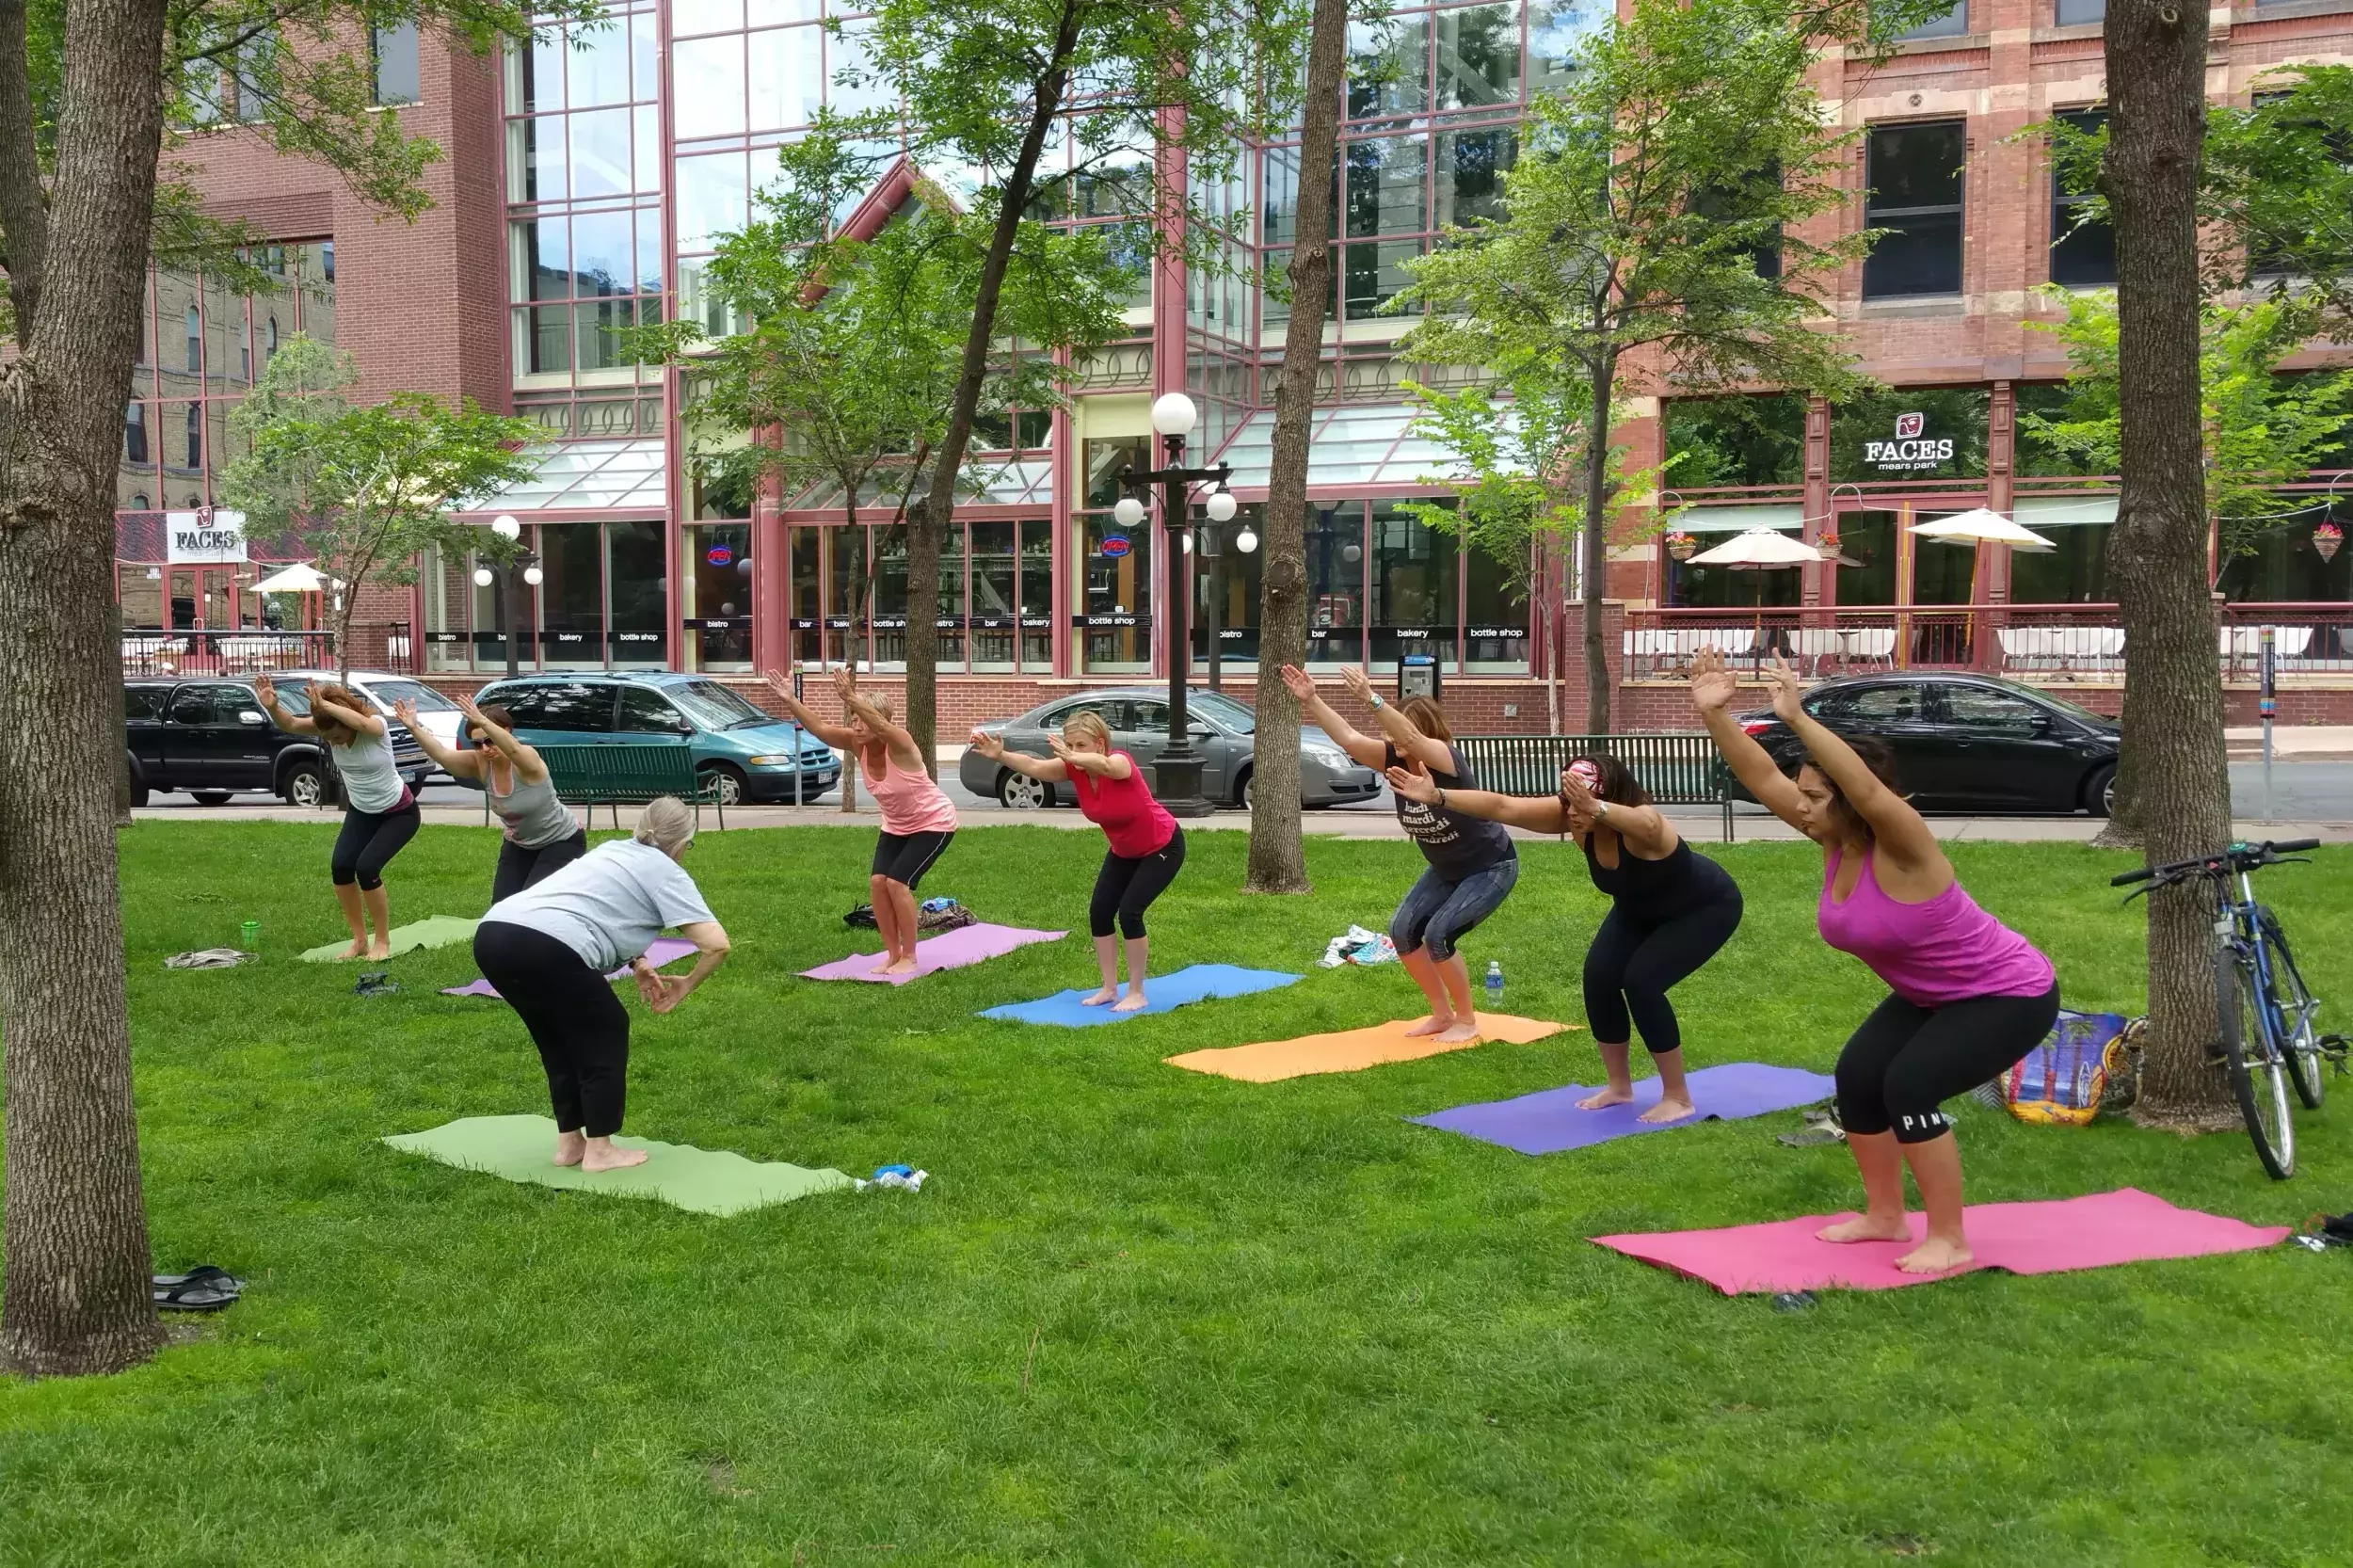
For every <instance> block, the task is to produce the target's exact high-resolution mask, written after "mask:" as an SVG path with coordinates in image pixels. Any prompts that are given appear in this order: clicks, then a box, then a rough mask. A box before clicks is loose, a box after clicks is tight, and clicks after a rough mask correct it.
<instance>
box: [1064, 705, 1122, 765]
mask: <svg viewBox="0 0 2353 1568" xmlns="http://www.w3.org/2000/svg"><path fill="white" fill-rule="evenodd" d="M1062 732H1063V733H1064V734H1065V735H1071V734H1078V735H1091V736H1093V737H1094V738H1095V743H1096V745H1098V746H1100V747H1101V748H1102V750H1103V752H1104V754H1105V755H1106V756H1108V755H1110V753H1111V749H1112V727H1111V726H1110V725H1108V724H1105V723H1104V722H1103V715H1102V714H1100V713H1098V712H1095V711H1094V710H1093V709H1091V708H1090V709H1085V710H1082V711H1080V712H1076V713H1073V714H1071V715H1070V716H1069V717H1068V718H1066V719H1064V720H1063V721H1062Z"/></svg>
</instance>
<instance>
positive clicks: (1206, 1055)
mask: <svg viewBox="0 0 2353 1568" xmlns="http://www.w3.org/2000/svg"><path fill="white" fill-rule="evenodd" d="M1420 1021H1421V1020H1420V1019H1418V1018H1399V1019H1396V1020H1395V1021H1393V1022H1390V1023H1385V1024H1375V1025H1373V1026H1372V1027H1371V1028H1370V1029H1351V1030H1347V1031H1345V1032H1341V1033H1338V1034H1310V1035H1307V1036H1305V1038H1303V1039H1298V1040H1268V1041H1265V1042H1262V1043H1261V1044H1258V1045H1255V1046H1228V1047H1226V1048H1224V1049H1221V1050H1189V1051H1187V1052H1185V1054H1184V1055H1182V1056H1172V1057H1170V1058H1168V1064H1169V1065H1170V1066H1172V1067H1190V1068H1192V1069H1193V1071H1194V1072H1196V1073H1215V1074H1217V1075H1218V1076H1219V1077H1220V1078H1238V1079H1240V1080H1242V1081H1243V1082H1244V1083H1273V1082H1275V1081H1277V1080H1281V1079H1286V1078H1305V1077H1307V1076H1308V1075H1309V1074H1311V1073H1353V1072H1356V1071H1359V1070H1360V1069H1362V1068H1366V1067H1378V1066H1380V1065H1381V1064H1384V1063H1387V1062H1415V1061H1418V1060H1420V1059H1421V1058H1422V1057H1425V1056H1440V1055H1443V1054H1445V1053H1446V1052H1448V1051H1450V1050H1467V1049H1469V1048H1471V1047H1473V1046H1479V1045H1486V1044H1489V1043H1491V1042H1493V1041H1497V1040H1501V1041H1505V1042H1507V1043H1509V1044H1511V1045H1514V1046H1524V1045H1527V1044H1529V1042H1530V1041H1533V1040H1542V1039H1544V1038H1545V1037H1546V1036H1547V1035H1552V1034H1558V1033H1560V1032H1562V1031H1563V1030H1568V1029H1575V1028H1577V1025H1575V1024H1556V1023H1546V1022H1545V1021H1544V1020H1543V1019H1542V1018H1514V1017H1513V1016H1510V1015H1508V1014H1503V1013H1481V1014H1480V1015H1479V1038H1478V1039H1476V1040H1459V1041H1455V1042H1453V1043H1451V1044H1441V1043H1440V1042H1439V1041H1438V1039H1437V1037H1436V1036H1434V1035H1430V1034H1422V1035H1416V1036H1412V1037H1410V1038H1409V1037H1408V1036H1407V1034H1406V1031H1407V1030H1409V1029H1411V1028H1413V1026H1414V1025H1416V1024H1417V1023H1419V1022H1420Z"/></svg>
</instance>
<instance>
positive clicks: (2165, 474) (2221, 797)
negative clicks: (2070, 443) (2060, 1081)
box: [2101, 0, 2236, 1128]
mask: <svg viewBox="0 0 2353 1568" xmlns="http://www.w3.org/2000/svg"><path fill="white" fill-rule="evenodd" d="M2106 42H2107V60H2108V85H2109V90H2110V91H2111V92H2112V93H2113V94H2114V95H2115V106H2114V111H2113V117H2112V118H2111V120H2110V121H2109V130H2108V136H2109V142H2108V153H2107V164H2106V168H2105V170H2104V171H2103V173H2102V176H2101V183H2102V185H2103V187H2104V188H2105V190H2106V192H2107V195H2108V200H2109V201H2110V203H2111V204H2112V206H2113V209H2114V211H2115V215H2116V233H2117V257H2116V261H2117V311H2118V335H2117V375H2118V380H2119V382H2120V383H2121V413H2122V420H2123V427H2122V448H2121V457H2122V474H2123V485H2122V494H2121V497H2120V498H2119V501H2118V504H2117V519H2116V527H2115V530H2114V532H2113V533H2112V534H2111V535H2110V536H2109V540H2108V571H2109V581H2110V582H2111V583H2113V584H2115V585H2116V598H2117V603H2118V606H2119V607H2120V608H2121V611H2122V612H2123V620H2124V646H2125V648H2126V649H2127V650H2128V656H2127V658H2126V661H2125V666H2124V712H2123V751H2124V755H2125V756H2126V757H2127V758H2129V759H2130V760H2131V770H2130V771H2131V776H2132V789H2133V810H2134V820H2135V821H2136V822H2137V824H2139V826H2140V829H2141V838H2142V841H2143V844H2144V846H2145V847H2146V849H2147V852H2148V856H2149V858H2150V860H2151V861H2153V862H2154V861H2164V860H2185V859H2188V858H2190V857H2192V856H2199V855H2206V854H2211V853H2213V852H2215V851H2217V850H2218V849H2220V848H2221V847H2222V846H2223V844H2224V843H2226V842H2227V841H2228V840H2229V839H2230V836H2231V781H2230V772H2229V768H2228V765H2227V763H2226V762H2225V760H2224V753H2223V743H2222V678H2221V670H2220V667H2219V664H2218V662H2217V659H2216V656H2215V631H2214V626H2215V623H2214V611H2213V608H2212V604H2211V601H2210V600H2209V598H2208V591H2207V581H2206V528H2207V521H2206V505H2205V488H2204V483H2203V468H2202V463H2201V456H2202V453H2203V450H2204V444H2203V441H2202V440H2201V425H2200V399H2199V380H2198V375H2199V364H2198V360H2199V294H2198V283H2199V277H2198V217H2197V195H2198V167H2199V156H2200V152H2201V149H2202V147H2203V144H2204V137H2205V111H2206V92H2205V76H2206V11H2205V9H2204V8H2202V7H2199V6H2192V5H2186V4H2182V3H2180V0H2112V3H2111V4H2110V5H2109V7H2108V11H2107V24H2106ZM2212 908H2213V904H2212V895H2211V893H2210V892H2209V891H2208V889H2207V888H2204V887H2203V886H2202V885H2190V886H2185V887H2182V888H2172V889H2169V890H2168V891H2164V892H2160V893H2156V894H2154V895H2153V896H2152V897H2151V898H2150V900H2149V1044H2148V1055H2147V1058H2146V1062H2147V1065H2146V1068H2145V1075H2144V1077H2143V1079H2142V1087H2141V1093H2140V1100H2139V1106H2138V1112H2137V1114H2138V1115H2139V1117H2140V1119H2141V1120H2143V1121H2146V1122H2152V1123H2157V1124H2161V1125H2165V1126H2169V1127H2183V1128H2203V1127H2217V1128H2219V1127H2229V1126H2232V1125H2233V1124H2234V1123H2235V1121H2236V1114H2235V1112H2234V1111H2233V1107H2232V1104H2231V1100H2230V1097H2229V1095H2228V1094H2227V1092H2226V1089H2225V1086H2224V1083H2223V1080H2222V1076H2221V1074H2220V1073H2218V1072H2217V1071H2216V1070H2215V1069H2214V1068H2213V1067H2211V1066H2209V1065H2207V1055H2208V1052H2209V1050H2210V1048H2212V1046H2213V1045H2214V1042H2215V1036H2216V1005H2215V994H2214V962H2213V954H2214V934H2213V931H2212V928H2211V920H2212Z"/></svg>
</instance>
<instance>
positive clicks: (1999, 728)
mask: <svg viewBox="0 0 2353 1568" xmlns="http://www.w3.org/2000/svg"><path fill="white" fill-rule="evenodd" d="M1944 691H1945V717H1946V718H1948V719H1950V720H1951V721H1952V722H1954V723H1955V724H1963V725H1967V726H1968V727H1969V728H1972V729H1989V730H1993V731H1996V732H1998V733H2000V734H2004V735H2031V734H2033V733H2034V732H2035V731H2036V730H2038V729H2040V728H2042V724H2043V717H2042V710H2041V709H2040V708H2038V707H2036V706H2035V705H2034V704H2033V703H2031V702H2028V701H2027V700H2025V698H2024V697H2016V696H2010V695H2009V693H2008V692H1996V691H1993V690H1990V689H1988V688H1986V687H1984V686H1946V687H1945V689H1944Z"/></svg>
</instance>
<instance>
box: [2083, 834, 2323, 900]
mask: <svg viewBox="0 0 2353 1568" xmlns="http://www.w3.org/2000/svg"><path fill="white" fill-rule="evenodd" d="M2319 847H2320V840H2318V839H2289V840H2284V841H2281V842H2273V841H2272V840H2265V841H2264V842H2262V843H2260V844H2233V845H2232V846H2231V847H2230V848H2228V849H2226V850H2224V851H2223V852H2222V853H2221V854H2219V855H2206V856H2199V857H2198V858H2197V859H2195V860H2175V861H2172V862H2170V863H2169V864H2166V865H2162V866H2142V867H2141V868H2139V869H2138V870H2137V871H2129V872H2120V873H2119V874H2117V875H2115V876H2112V877H2109V878H2108V886H2109V887H2111V888H2122V887H2125V886H2127V885H2129V884H2131V883H2135V882H2146V881H2148V880H2149V879H2150V878H2151V877H2164V878H2166V879H2168V880H2169V881H2170V880H2173V879H2176V878H2179V877H2183V876H2189V875H2202V876H2220V875H2223V874H2225V873H2227V872H2233V871H2252V870H2254V869H2255V868H2256V867H2258V866H2268V865H2270V864H2272V863H2273V862H2274V861H2276V860H2277V859H2278V858H2279V857H2280V856H2282V855H2295V854H2297V853H2300V852H2301V851H2304V850H2308V849H2318V848H2319Z"/></svg>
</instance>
